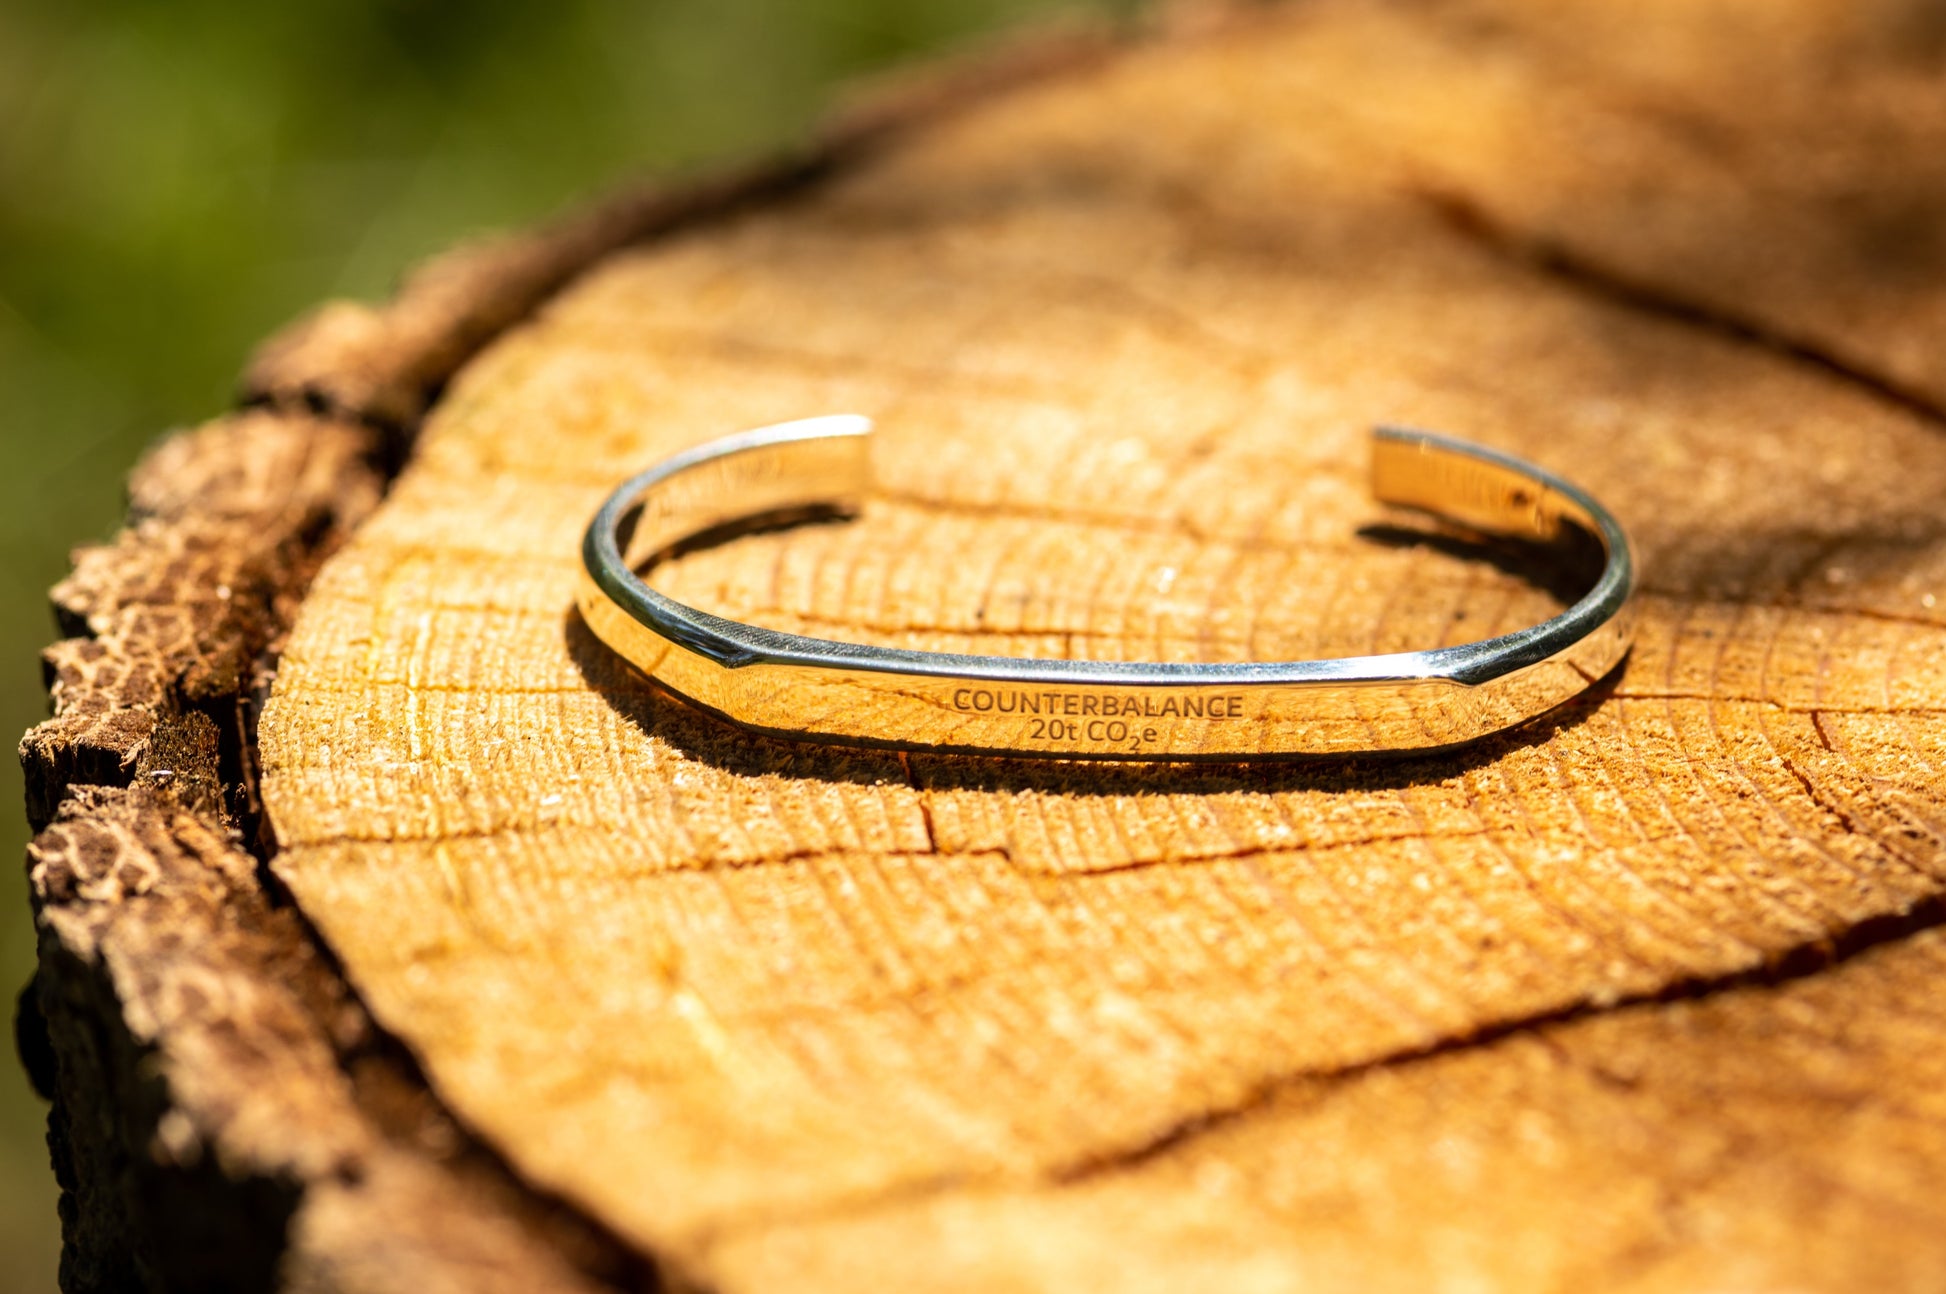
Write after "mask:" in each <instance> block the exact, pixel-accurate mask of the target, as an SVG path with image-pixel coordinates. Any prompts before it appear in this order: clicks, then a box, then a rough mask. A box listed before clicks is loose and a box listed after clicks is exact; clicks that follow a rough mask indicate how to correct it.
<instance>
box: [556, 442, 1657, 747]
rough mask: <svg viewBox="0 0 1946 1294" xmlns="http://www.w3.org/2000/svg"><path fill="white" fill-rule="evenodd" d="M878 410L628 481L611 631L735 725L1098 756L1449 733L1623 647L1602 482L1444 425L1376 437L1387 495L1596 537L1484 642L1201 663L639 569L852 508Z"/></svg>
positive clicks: (1478, 728)
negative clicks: (1134, 655)
mask: <svg viewBox="0 0 1946 1294" xmlns="http://www.w3.org/2000/svg"><path fill="white" fill-rule="evenodd" d="M870 432H871V423H870V421H869V420H867V419H865V418H859V417H852V416H848V415H844V416H836V417H828V418H812V419H807V420H804V421H802V422H789V423H782V424H779V425H778V426H775V427H765V428H762V429H760V430H757V431H750V432H745V433H743V434H741V435H736V436H729V437H725V438H723V439H721V440H715V441H711V442H710V443H708V444H705V445H702V446H699V447H698V448H696V449H692V450H690V451H688V452H687V453H684V454H679V455H677V456H675V457H673V458H671V459H669V460H667V461H666V462H663V463H661V464H658V465H657V466H655V467H653V468H650V469H649V470H648V471H646V472H644V473H642V474H641V475H640V476H637V477H634V478H633V479H631V480H629V481H628V482H626V483H625V484H624V485H622V487H621V488H620V489H618V490H617V491H616V492H615V493H614V494H613V495H612V496H611V497H610V498H609V499H608V501H607V502H606V503H605V504H603V505H602V507H601V510H600V511H599V512H597V513H596V514H595V518H594V521H593V522H592V523H591V524H590V525H589V527H588V531H587V534H586V536H585V538H584V540H583V543H582V560H583V565H584V567H585V572H584V576H583V579H582V581H581V586H580V589H579V592H578V595H577V603H578V605H579V607H580V610H581V614H582V617H583V618H584V619H585V620H586V621H587V623H588V626H589V628H590V629H592V630H593V631H594V633H595V634H596V636H597V637H599V638H600V639H601V640H602V641H603V642H605V643H607V644H608V645H609V646H610V647H611V648H613V649H614V650H615V651H617V652H619V653H620V654H621V655H622V656H624V657H626V658H627V659H628V660H630V661H632V662H633V663H634V664H635V665H636V666H638V667H639V668H640V669H642V670H643V671H644V672H646V673H648V674H650V675H651V676H653V677H654V678H656V679H658V680H659V681H661V682H662V683H663V684H665V685H666V686H668V687H669V688H671V689H672V690H674V691H676V692H679V693H681V694H683V695H684V696H687V697H689V698H690V699H692V700H694V701H695V702H697V703H698V704H700V705H702V706H704V707H705V708H707V709H710V710H713V711H715V712H716V713H718V714H720V715H722V716H724V717H725V718H728V719H730V720H732V721H733V722H735V723H738V724H741V725H742V726H744V727H746V728H749V729H752V730H754V731H758V732H764V733H768V734H771V735H773V736H780V737H789V738H796V739H802V740H814V741H837V742H847V743H853V744H866V745H877V746H893V747H899V748H910V749H935V750H942V751H960V752H975V753H992V754H1014V755H1035V756H1042V757H1055V758H1080V759H1162V760H1192V759H1201V760H1211V759H1215V760H1237V759H1258V758H1275V757H1279V756H1289V755H1322V754H1340V753H1351V752H1357V751H1372V750H1419V749H1426V748H1433V747H1442V746H1453V745H1457V744H1460V743H1462V742H1467V741H1471V740H1473V739H1475V738H1477V737H1480V736H1483V735H1485V734H1487V733H1490V732H1496V731H1499V730H1500V729H1503V728H1508V727H1511V726H1513V725H1515V724H1518V723H1521V722H1523V721H1525V720H1527V719H1530V718H1533V717H1534V716H1535V715H1538V714H1541V713H1544V712H1545V711H1547V710H1550V709H1552V708H1553V707H1555V706H1557V705H1559V704H1560V703H1561V702H1563V701H1565V700H1567V699H1568V698H1569V697H1572V696H1574V695H1576V694H1578V693H1579V692H1581V691H1582V690H1583V689H1585V688H1586V687H1587V686H1588V685H1589V683H1591V682H1592V681H1594V680H1595V679H1598V678H1600V677H1601V676H1602V675H1604V674H1606V673H1607V672H1608V671H1609V670H1610V669H1612V668H1613V667H1614V666H1615V665H1616V664H1617V663H1618V662H1619V661H1620V660H1621V659H1622V657H1623V656H1624V655H1626V654H1627V652H1628V648H1629V642H1630V634H1631V628H1632V612H1631V608H1630V598H1631V596H1632V595H1633V593H1634V589H1635V567H1634V559H1633V556H1632V554H1631V552H1630V548H1629V542H1628V537H1627V535H1626V534H1625V533H1624V532H1623V530H1622V527H1621V525H1620V523H1618V522H1617V521H1616V520H1615V518H1614V517H1612V516H1610V515H1609V513H1608V512H1607V510H1606V509H1604V508H1603V507H1601V505H1600V504H1598V503H1596V502H1595V501H1594V499H1593V498H1591V497H1590V496H1589V495H1587V494H1586V493H1585V492H1583V491H1582V490H1580V489H1579V488H1577V487H1576V486H1573V485H1570V484H1569V483H1568V482H1566V481H1564V480H1561V479H1560V478H1559V477H1556V476H1553V475H1551V474H1549V473H1547V472H1544V471H1542V470H1541V469H1540V468H1538V467H1534V466H1532V465H1531V464H1528V463H1524V462H1522V461H1520V460H1519V459H1516V458H1512V457H1510V456H1508V455H1505V454H1501V453H1497V452H1495V451H1493V450H1489V449H1484V448H1481V447H1480V446H1477V445H1471V444H1467V443H1465V442H1463V441H1458V440H1453V439H1451V438H1448V437H1444V436H1436V435H1433V434H1431V433H1428V432H1421V431H1407V430H1402V429H1398V428H1391V427H1380V428H1378V429H1376V430H1375V431H1374V432H1373V435H1372V493H1373V495H1374V496H1375V497H1376V498H1377V499H1378V500H1379V501H1380V502H1383V503H1389V504H1396V505H1399V506H1402V507H1408V508H1414V509H1417V510H1420V511H1423V512H1427V513H1431V514H1433V515H1436V516H1439V517H1443V518H1445V519H1447V520H1450V521H1452V522H1455V523H1457V524H1459V525H1461V526H1464V527H1467V528H1469V529H1472V530H1475V531H1479V532H1482V533H1485V534H1489V535H1497V536H1507V537H1513V538H1520V539H1529V540H1538V541H1542V542H1551V541H1557V540H1562V539H1565V538H1567V537H1568V536H1569V534H1570V533H1571V532H1577V531H1578V532H1581V533H1585V534H1588V535H1592V536H1593V537H1594V539H1595V540H1596V541H1598V542H1599V543H1600V545H1601V547H1602V550H1603V552H1604V554H1605V564H1604V566H1603V569H1602V572H1601V575H1600V576H1599V578H1597V580H1596V581H1595V585H1594V587H1593V588H1592V589H1590V590H1589V591H1588V593H1587V594H1586V595H1584V596H1583V597H1581V598H1580V599H1579V600H1578V601H1576V602H1575V603H1574V605H1573V606H1570V607H1569V608H1568V609H1567V610H1566V611H1563V612H1562V613H1561V614H1560V615H1557V616H1554V617H1553V618H1551V619H1548V620H1545V621H1542V622H1541V623H1540V624H1537V625H1534V626H1532V627H1530V628H1526V629H1521V630H1519V631H1517V632H1514V633H1510V634H1503V635H1501V636H1499V637H1495V638H1488V639H1485V640H1483V641H1480V642H1475V643H1466V644H1462V645H1460V646H1454V647H1438V648H1432V649H1430V650H1427V651H1416V652H1393V653H1388V654H1384V655H1376V656H1348V657H1340V658H1335V659H1330V660H1306V661H1280V662H1251V663H1243V664H1221V665H1193V664H1177V663H1163V662H1123V661H1077V660H1023V659H1016V658H1013V657H1006V656H973V655H965V654H960V653H955V652H921V651H907V650H900V649H895V648H889V647H872V646H867V645H864V644H862V643H847V642H840V641H837V640H834V639H825V638H810V637H805V636H802V635H798V634H786V633H778V632H776V631H774V630H770V629H763V628H759V627H757V626H755V625H748V624H743V623H740V622H738V621H735V620H727V619H724V618H723V617H721V616H715V615H711V614H709V613H708V612H706V611H701V610H698V609H697V608H695V607H691V606H686V605H684V604H683V603H680V602H677V601H675V600H674V599H672V598H670V597H668V596H666V595H665V594H662V593H659V592H657V591H656V590H655V589H653V588H650V587H649V585H648V584H647V582H646V581H644V580H643V579H642V578H641V576H639V575H638V574H637V573H636V566H637V564H639V563H640V562H642V561H644V560H645V559H647V558H649V557H651V556H653V555H654V554H657V553H660V552H664V551H666V550H667V549H669V548H670V547H671V546H672V545H674V544H676V543H677V542H679V541H681V540H683V539H687V538H689V537H692V536H694V535H696V534H698V533H701V532H704V531H709V530H712V529H716V528H718V527H721V526H724V525H726V524H729V523H731V522H734V521H736V520H739V519H741V518H746V517H753V516H760V515H764V514H770V513H776V512H782V511H790V510H799V509H806V508H812V507H822V506H843V505H847V504H852V503H855V502H856V501H857V500H858V499H859V498H860V497H861V496H863V495H864V494H865V493H867V492H868V491H869V489H870V486H871V466H870V460H869V458H868V456H867V447H868V445H869V435H870Z"/></svg>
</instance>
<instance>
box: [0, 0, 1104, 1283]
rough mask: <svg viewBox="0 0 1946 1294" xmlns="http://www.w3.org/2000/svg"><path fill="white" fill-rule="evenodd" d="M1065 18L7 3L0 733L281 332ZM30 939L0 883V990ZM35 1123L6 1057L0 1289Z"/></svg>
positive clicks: (941, 8) (792, 131) (11, 787)
mask: <svg viewBox="0 0 1946 1294" xmlns="http://www.w3.org/2000/svg"><path fill="white" fill-rule="evenodd" d="M1057 7H1065V8H1068V9H1076V8H1080V9H1091V10H1095V11H1113V10H1117V9H1120V8H1122V7H1123V6H1122V5H1120V4H1117V3H1115V0H1066V2H1065V3H1063V0H706V2H692V3H688V4H673V3H657V2H656V0H637V2H636V3H627V2H625V0H557V2H556V3H551V4H545V5H543V4H537V3H527V4H522V3H515V2H513V0H476V3H472V4H466V5H455V4H441V3H434V0H340V2H339V3H320V2H318V0H281V2H279V3H272V4H256V5H245V4H241V3H235V2H234V0H174V2H173V3H170V4H167V5H159V4H154V3H142V2H139V0H79V2H77V0H0V452H3V453H4V466H3V467H0V553H3V555H4V560H0V607H3V608H4V612H5V614H4V617H0V728H5V729H7V730H10V731H13V732H19V731H21V730H22V729H24V728H26V727H27V726H28V725H30V724H32V723H34V722H36V721H37V720H38V719H40V718H41V717H42V715H43V714H44V713H45V699H44V695H43V692H42V690H41V680H40V677H39V672H38V669H37V667H36V665H35V653H36V652H37V650H38V649H39V647H40V646H41V645H42V644H43V643H45V642H46V641H47V640H48V638H49V637H50V636H51V633H52V629H51V622H50V620H49V618H48V616H47V613H46V610H45V605H46V603H45V590H46V588H47V586H48V585H49V584H51V583H52V582H53V581H54V580H56V579H58V578H59V577H60V575H61V574H62V572H63V571H64V570H65V569H66V565H67V552H68V548H69V547H70V545H72V544H74V543H77V542H83V541H88V540H93V539H99V538H102V537H105V536H106V535H107V534H108V533H110V532H111V531H112V529H113V526H114V524H115V522H116V520H117V518H118V517H119V514H120V511H121V503H122V499H121V482H122V479H123V477H124V476H125V474H126V472H127V470H128V468H129V466H130V464H131V463H132V462H133V461H134V458H135V456H136V455H137V453H138V452H139V451H140V450H141V448H142V446H143V445H144V444H145V443H147V442H148V441H149V440H150V439H151V438H153V437H154V436H155V435H156V434H158V433H159V432H161V431H164V430H166V429H167V428H169V427H171V426H175V425H180V424H182V423H185V422H190V421H193V420H196V419H199V418H203V417H206V416H208V415H210V414H212V413H215V412H218V411H220V410H221V409H222V408H223V407H224V405H225V403H226V401H227V399H228V396H229V392H230V388H231V384H232V382H233V380H234V377H235V374H236V372H237V369H238V367H239V365H240V363H241V361H242V359H243V357H244V355H245V354H246V353H247V352H248V351H249V349H250V347H251V345H252V344H253V343H254V342H255V341H257V340H258V339H260V338H262V337H263V336H264V335H265V334H266V333H268V332H269V331H271V330H272V329H274V328H275V327H276V326H277V325H279V324H280V323H283V322H284V321H286V320H287V319H289V318H291V317H292V316H293V315H294V314H296V313H298V312H300V311H301V310H303V309H304V308H305V307H307V306H308V305H310V304H312V303H315V302H316V301H318V300H320V299H322V298H324V297H327V296H339V295H349V296H360V297H375V296H382V295H383V294H384V293H385V292H386V291H387V290H388V288H389V286H390V284H391V283H392V282H393V281H394V280H395V278H396V276H397V275H398V273H399V272H400V271H401V269H402V268H404V267H405V266H407V265H409V264H411V263H412V262H413V261H415V260H417V259H419V258H421V257H423V256H425V255H428V254H430V253H431V252H434V251H436V250H438V249H440V248H441V247H445V246H448V245H450V244H452V243H454V242H455V241H457V240H459V239H461V238H463V237H465V236H467V235H468V234H472V233H475V232H479V231H481V230H484V229H489V228H495V227H505V226H509V225H516V224H520V223H522V222H527V221H531V220H533V219H535V218H537V217H539V216H542V215H545V214H547V213H548V212H550V211H552V210H555V209H558V208H560V207H561V206H563V205H565V204H567V203H569V202H571V201H573V200H575V199H577V198H581V197H586V196H588V195H590V194H593V193H596V192H599V191H601V190H602V189H604V188H606V187H609V186H611V185H613V184H615V183H618V182H619V181H621V180H622V179H624V178H625V177H628V176H631V175H635V174H639V173H644V172H649V173H652V172H656V171H663V170H668V169H671V168H676V167H681V166H683V165H687V164H694V163H698V162H700V161H703V160H706V159H709V158H715V157H724V156H732V155H737V154H747V153H750V152H753V151H755V150H758V149H761V148H765V147H769V146H771V145H774V144H776V143H779V142H783V141H787V140H789V139H790V138H791V137H792V136H793V135H796V134H798V133H800V132H802V131H803V130H805V129H806V128H807V126H808V124H809V123H810V122H811V120H812V119H813V118H814V116H815V114H816V112H817V110H818V108H819V106H820V104H821V103H822V102H823V101H824V100H825V99H826V98H827V97H828V94H829V92H830V87H831V86H832V85H833V84H834V83H835V82H838V81H842V80H843V79H845V78H847V77H850V76H854V75H857V74H860V73H862V72H865V71H867V70H869V69H871V68H874V67H876V66H879V65H881V64H884V63H887V62H889V61H892V60H894V59H899V58H907V57H910V56H912V55H913V54H914V53H915V52H917V51H922V50H927V49H931V48H936V47H940V46H944V45H949V44H951V43H953V42H955V41H961V40H964V39H966V38H968V37H970V36H972V35H973V34H975V33H978V32H982V31H986V30H990V29H994V28H997V27H1000V26H1002V25H1005V24H1008V23H1013V22H1017V21H1020V20H1023V19H1026V18H1028V17H1030V16H1032V15H1035V14H1040V13H1043V12H1045V11H1047V10H1050V9H1053V8H1057ZM8 768H9V773H8V777H9V780H8V781H7V783H6V785H5V786H4V788H0V838H3V839H4V849H5V851H6V853H7V855H8V856H9V857H12V858H15V859H18V858H20V857H21V850H22V848H23V846H24V843H25V840H26V835H27V829H26V823H25V821H24V818H23V816H22V812H21V800H22V797H21V787H20V783H19V780H18V774H17V772H14V771H13V768H14V766H13V765H11V764H10V765H8ZM32 938H33V935H32V930H31V928H30V925H29V921H28V917H27V912H26V904H25V886H24V884H23V882H22V879H21V873H20V872H19V871H9V872H7V873H6V875H5V878H4V879H0V988H4V989H5V990H6V992H7V994H8V996H9V998H10V997H11V994H12V992H13V990H14V989H15V988H17V987H18V986H19V985H21V984H23V983H24V982H25V981H26V979H27V976H28V974H29V972H30V970H31V967H32ZM42 1120H43V1108H42V1106H41V1105H40V1103H39V1102H38V1100H36V1099H35V1098H33V1097H32V1096H31V1094H30V1093H29V1091H28V1090H27V1085H26V1082H25V1079H24V1075H22V1074H21V1072H20V1069H19V1066H18V1064H17V1063H15V1062H14V1060H13V1058H12V1057H11V1055H8V1056H6V1058H5V1059H4V1061H0V1294H4V1291H7V1290H11V1289H19V1290H34V1289H50V1288H52V1286H53V1264H54V1256H55V1251H56V1246H57V1238H56V1225H55V1220H54V1191H53V1185H52V1181H51V1178H50V1176H49V1174H48V1171H47V1168H46V1152H45V1149H44V1147H43V1145H42V1140H41V1138H42Z"/></svg>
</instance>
